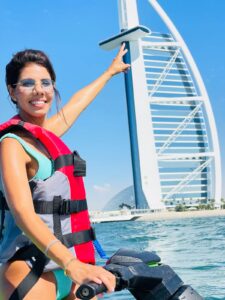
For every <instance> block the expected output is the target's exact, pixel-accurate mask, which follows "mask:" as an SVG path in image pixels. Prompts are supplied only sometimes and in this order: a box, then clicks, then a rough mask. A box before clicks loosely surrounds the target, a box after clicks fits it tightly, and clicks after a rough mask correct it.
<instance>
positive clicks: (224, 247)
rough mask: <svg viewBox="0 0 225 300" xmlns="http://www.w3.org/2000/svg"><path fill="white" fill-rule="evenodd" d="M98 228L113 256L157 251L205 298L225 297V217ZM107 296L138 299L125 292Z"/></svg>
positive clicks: (116, 224) (122, 299) (134, 223)
mask: <svg viewBox="0 0 225 300" xmlns="http://www.w3.org/2000/svg"><path fill="white" fill-rule="evenodd" d="M95 229H96V232H97V235H98V239H99V241H100V242H101V244H102V246H103V247H104V250H105V251H106V252H107V254H108V255H109V256H110V255H112V254H113V253H114V252H115V251H116V250H118V249H119V248H132V249H137V250H148V251H156V252H157V254H158V255H159V256H160V257H161V260H162V262H163V263H165V264H168V265H170V266H171V267H172V268H173V269H174V270H175V271H176V272H177V273H178V275H179V276H180V277H181V278H182V280H183V281H184V283H185V284H190V285H191V286H193V287H194V288H195V289H196V290H197V291H198V293H199V294H200V295H201V296H203V297H204V299H206V300H214V299H225V217H207V218H191V219H176V220H165V221H152V222H151V221H148V222H146V221H145V222H139V221H136V222H118V223H102V224H96V225H95ZM99 263H101V261H100V260H99ZM104 299H114V300H115V299H117V300H131V299H134V298H133V296H132V295H131V294H130V293H129V292H127V291H122V292H117V293H114V294H110V295H106V296H104Z"/></svg>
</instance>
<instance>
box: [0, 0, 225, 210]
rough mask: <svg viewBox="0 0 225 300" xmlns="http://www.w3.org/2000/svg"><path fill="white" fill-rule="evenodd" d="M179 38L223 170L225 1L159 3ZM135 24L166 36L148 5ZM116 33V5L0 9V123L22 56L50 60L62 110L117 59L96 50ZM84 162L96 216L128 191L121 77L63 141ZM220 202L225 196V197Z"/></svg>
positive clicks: (28, 4) (98, 0) (10, 5)
mask: <svg viewBox="0 0 225 300" xmlns="http://www.w3.org/2000/svg"><path fill="white" fill-rule="evenodd" d="M159 3H160V4H161V5H162V7H163V8H164V9H165V11H166V12H167V14H168V15H169V16H170V18H171V19H172V21H173V22H174V24H175V26H176V27H177V29H178V30H179V32H180V33H181V35H182V36H183V38H184V40H185V41H186V44H187V45H188V47H189V49H190V50H191V52H192V55H193V57H194V59H195V61H196V63H197V65H198V67H199V69H200V72H201V74H202V77H203V80H204V82H205V85H206V88H207V90H208V93H209V96H210V99H211V104H212V108H213V111H214V114H215V118H216V123H217V127H218V134H219V139H220V145H221V155H222V169H223V170H224V169H225V168H224V166H225V155H224V153H225V142H224V141H225V138H224V131H225V130H224V129H225V124H224V115H225V96H224V95H225V55H224V46H225V35H224V32H223V30H224V29H225V18H224V11H225V1H222V0H217V1H215V0H198V1H196V0H182V1H181V0H159ZM138 4H139V13H140V23H142V24H143V25H146V26H148V27H149V28H150V29H152V30H153V31H165V32H167V30H165V27H164V26H163V25H162V24H160V23H161V22H160V20H159V18H158V17H157V16H156V15H155V13H154V12H153V11H152V9H151V7H150V6H149V4H148V1H147V0H139V1H138ZM118 32H119V25H118V12H117V0H65V1H59V0H56V1H50V0H49V1H44V0H39V1H26V0H20V1H17V0H11V1H6V0H1V1H0V41H1V46H0V49H1V50H0V53H1V54H0V99H1V113H0V122H3V121H5V120H7V119H8V118H9V117H10V116H11V115H13V114H14V113H15V109H14V107H13V106H12V105H11V103H10V101H9V99H8V95H7V91H6V88H5V83H4V70H5V65H6V64H7V62H8V61H9V60H10V58H11V56H12V54H13V53H15V52H17V51H19V50H22V49H24V48H34V49H41V50H43V51H45V52H46V53H47V54H48V55H49V56H50V58H51V60H52V62H53V64H54V67H55V70H56V73H57V86H58V89H59V90H60V93H61V96H62V100H63V103H65V102H66V101H67V100H68V99H69V97H70V96H71V95H72V94H73V93H74V92H75V91H77V90H79V89H80V88H82V87H83V86H85V85H86V84H88V83H89V82H91V81H92V80H93V79H95V78H96V77H97V76H98V75H100V74H101V72H103V71H104V70H105V69H106V68H107V66H108V65H109V63H110V61H111V60H112V58H113V57H114V56H115V54H116V51H112V52H104V51H103V50H101V49H100V48H99V46H98V43H99V42H100V41H101V40H104V39H106V38H108V37H110V36H112V35H114V34H116V33H118ZM64 140H65V142H66V143H67V144H68V145H69V146H70V147H71V148H73V149H77V150H78V151H79V152H80V154H81V155H82V156H83V158H85V159H86V160H87V164H88V165H87V170H88V176H87V178H86V179H85V182H86V188H87V197H88V202H89V207H90V208H91V209H94V208H95V209H97V208H101V207H102V206H103V205H104V204H105V203H106V202H107V200H109V199H110V198H111V197H112V196H114V195H115V194H116V193H117V192H119V191H121V190H122V189H124V188H126V187H127V186H129V185H131V184H132V170H131V159H130V147H129V137H128V124H127V113H126V100H125V92H124V79H123V75H122V74H121V75H118V76H116V77H114V78H113V79H112V80H111V81H110V82H109V83H108V84H107V86H106V87H105V88H104V90H103V91H102V92H101V94H100V95H99V96H98V97H97V99H96V100H95V101H94V102H93V103H92V104H91V105H90V106H89V107H88V108H87V109H86V110H85V112H83V113H82V115H81V116H80V118H79V119H78V120H77V122H76V123H75V125H74V126H73V127H72V129H71V130H70V131H69V133H67V134H66V135H65V137H64ZM223 196H225V189H223Z"/></svg>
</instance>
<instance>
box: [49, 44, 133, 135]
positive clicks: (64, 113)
mask: <svg viewBox="0 0 225 300" xmlns="http://www.w3.org/2000/svg"><path fill="white" fill-rule="evenodd" d="M126 52H127V49H125V44H123V45H122V46H121V48H120V50H119V52H118V54H117V56H116V57H115V58H114V60H113V62H112V63H111V65H110V66H109V68H108V69H107V70H106V71H105V72H104V73H103V74H102V75H100V76H99V77H98V78H97V79H95V80H94V81H93V82H92V83H90V84H89V85H87V86H86V87H84V88H83V89H81V90H79V91H78V92H76V93H75V94H74V95H73V96H72V97H71V99H70V100H69V101H68V103H67V104H65V106H64V107H63V108H62V109H61V110H60V111H59V113H57V114H55V115H54V116H52V117H51V118H49V119H48V120H47V121H46V123H45V128H46V129H48V130H50V131H52V132H53V133H55V134H56V135H57V136H62V135H63V134H64V133H65V132H66V131H67V130H68V129H69V128H70V127H71V125H72V124H73V123H74V122H75V121H76V119H77V118H78V116H79V115H80V113H81V112H82V111H83V110H84V109H85V108H86V107H87V106H88V105H89V104H90V103H91V102H92V101H93V100H94V98H95V97H96V96H97V95H98V93H99V92H100V91H101V90H102V89H103V87H104V86H105V84H106V83H107V82H108V80H110V79H111V78H112V77H113V76H114V75H116V74H118V73H120V72H125V71H127V70H128V69H129V68H130V65H129V64H125V63H124V62H123V56H124V55H125V54H126Z"/></svg>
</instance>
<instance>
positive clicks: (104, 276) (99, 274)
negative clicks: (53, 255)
mask: <svg viewBox="0 0 225 300" xmlns="http://www.w3.org/2000/svg"><path fill="white" fill-rule="evenodd" d="M66 274H67V275H68V276H69V277H70V278H71V279H72V280H73V281H74V282H75V283H76V284H78V285H81V284H83V283H87V282H90V281H94V282H95V283H97V284H102V283H103V284H104V285H105V286H106V288H107V290H108V292H113V291H114V290H115V286H116V278H115V276H114V275H113V274H112V273H110V272H108V271H107V270H105V269H104V268H102V267H99V266H93V265H89V264H86V263H82V262H81V261H79V260H74V261H73V262H71V263H70V264H69V266H68V268H66Z"/></svg>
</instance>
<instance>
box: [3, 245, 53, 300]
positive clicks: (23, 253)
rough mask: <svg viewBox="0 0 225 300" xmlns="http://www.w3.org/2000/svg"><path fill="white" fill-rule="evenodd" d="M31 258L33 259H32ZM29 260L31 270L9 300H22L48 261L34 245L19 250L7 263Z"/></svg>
mask: <svg viewBox="0 0 225 300" xmlns="http://www.w3.org/2000/svg"><path fill="white" fill-rule="evenodd" d="M32 258H33V259H32ZM28 259H29V260H31V262H32V269H31V270H30V272H29V273H28V274H27V276H26V277H25V278H24V279H23V280H22V281H21V282H20V284H19V285H18V286H17V287H16V289H15V290H14V291H13V293H12V295H11V296H10V298H9V300H22V299H24V297H25V295H26V294H27V293H28V292H29V290H30V289H31V288H32V287H33V285H34V284H35V283H36V282H37V281H38V279H39V278H40V276H41V274H42V273H43V271H44V267H45V264H46V263H47V261H48V260H49V259H48V258H47V257H46V256H45V255H44V253H42V252H41V251H40V250H39V249H38V248H37V247H36V246H35V245H34V244H32V245H29V246H25V247H23V248H21V249H19V250H18V251H17V252H16V253H15V254H14V256H13V257H12V258H11V259H10V260H9V261H15V260H28Z"/></svg>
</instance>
